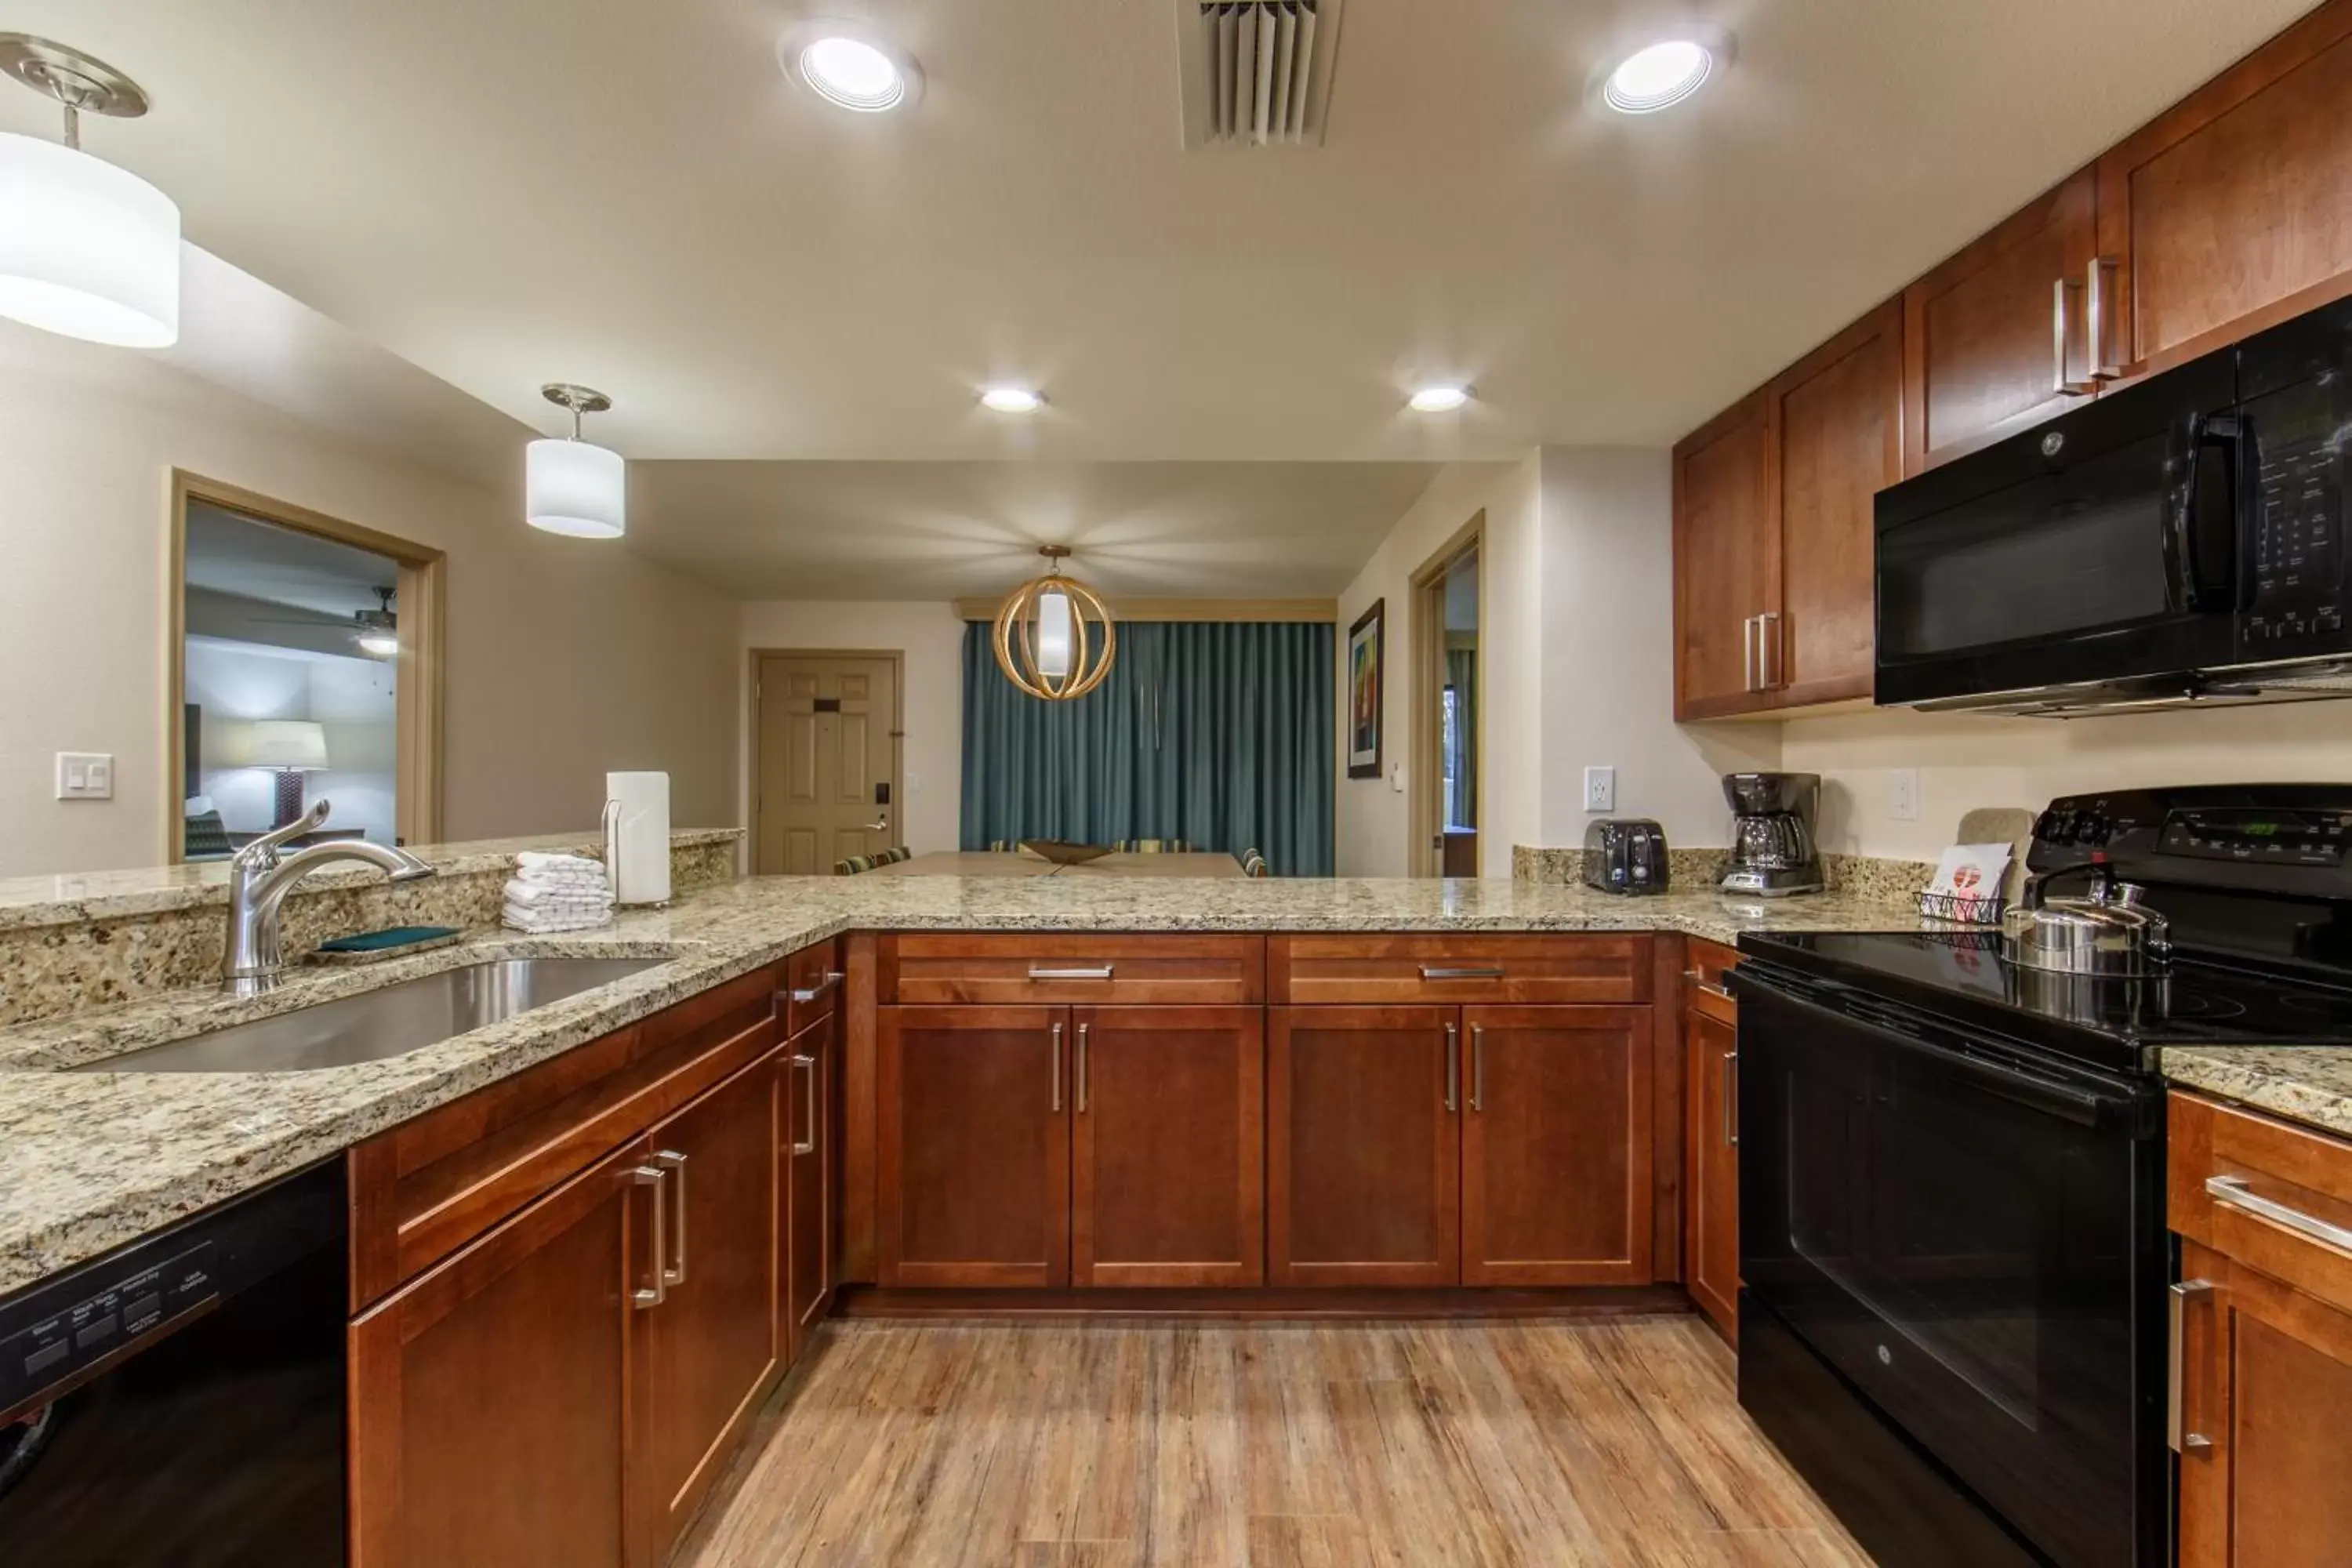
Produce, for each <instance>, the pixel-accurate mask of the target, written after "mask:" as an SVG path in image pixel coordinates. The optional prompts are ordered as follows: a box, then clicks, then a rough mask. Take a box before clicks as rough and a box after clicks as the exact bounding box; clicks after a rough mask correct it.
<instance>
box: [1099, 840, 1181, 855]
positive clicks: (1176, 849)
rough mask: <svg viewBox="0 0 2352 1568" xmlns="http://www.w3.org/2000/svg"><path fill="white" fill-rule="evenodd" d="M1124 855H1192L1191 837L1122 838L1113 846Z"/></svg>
mask: <svg viewBox="0 0 2352 1568" xmlns="http://www.w3.org/2000/svg"><path fill="white" fill-rule="evenodd" d="M1111 847H1112V848H1114V849H1116V850H1118V852H1119V853H1120V854H1122V855H1190V854H1191V853H1192V840H1191V839H1189V838H1122V839H1120V840H1119V841H1118V843H1116V844H1114V845H1112V846H1111Z"/></svg>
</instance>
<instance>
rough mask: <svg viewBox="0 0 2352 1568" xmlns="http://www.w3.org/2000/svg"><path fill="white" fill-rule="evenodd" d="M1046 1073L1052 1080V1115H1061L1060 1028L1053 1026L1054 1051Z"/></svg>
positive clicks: (1059, 1026) (1057, 1025)
mask: <svg viewBox="0 0 2352 1568" xmlns="http://www.w3.org/2000/svg"><path fill="white" fill-rule="evenodd" d="M1046 1071H1047V1073H1048V1074H1049V1075H1051V1077H1052V1079H1053V1080H1054V1114H1055V1115H1056V1116H1059V1115H1060V1114H1061V1113H1062V1026H1061V1025H1059V1024H1056V1025H1055V1026H1054V1049H1053V1055H1052V1058H1051V1059H1050V1061H1049V1063H1048V1065H1047V1067H1046Z"/></svg>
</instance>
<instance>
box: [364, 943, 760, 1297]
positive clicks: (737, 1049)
mask: <svg viewBox="0 0 2352 1568" xmlns="http://www.w3.org/2000/svg"><path fill="white" fill-rule="evenodd" d="M781 979H782V973H781V971H779V970H777V969H774V968H769V969H761V970H756V971H754V972H752V973H750V974H746V975H742V976H740V978H738V979H735V980H730V981H729V982H727V983H726V984H723V985H718V986H714V987H712V988H711V989H710V990H709V991H706V992H704V993H703V994H700V995H698V996H695V997H692V998H690V999H688V1000H687V1001H685V1002H681V1003H679V1004H678V1005H677V1006H675V1007H670V1008H667V1009H666V1010H665V1011H663V1012H660V1013H656V1014H655V1015H654V1016H652V1017H649V1018H645V1019H641V1020H639V1021H638V1022H636V1023H635V1024H632V1025H630V1026H628V1027H626V1028H625V1029H618V1030H615V1031H614V1033H612V1034H609V1035H606V1036H604V1037H602V1038H599V1039H594V1040H590V1041H589V1042H587V1043H586V1044H584V1045H582V1046H579V1047H575V1048H573V1049H572V1050H569V1051H566V1052H565V1053H563V1054H562V1056H559V1057H556V1058H553V1059H551V1060H549V1061H544V1062H541V1063H540V1064H539V1065H538V1066H537V1067H534V1068H528V1069H526V1070H525V1071H523V1072H520V1073H517V1074H516V1075H515V1076H514V1077H512V1078H510V1079H504V1080H502V1081H500V1082H498V1083H494V1084H491V1085H489V1086H488V1088H485V1089H477V1090H476V1091H475V1092H473V1093H472V1094H469V1095H467V1096H466V1098H465V1099H463V1100H455V1101H452V1102H451V1103H449V1104H447V1105H445V1106H442V1107H440V1108H439V1109H437V1110H430V1111H427V1112H425V1114H424V1115H422V1116H420V1117H417V1118H416V1119H415V1121H406V1122H403V1123H402V1124H401V1125H399V1126H397V1127H394V1128H393V1129H392V1130H390V1131H386V1132H382V1133H379V1134H377V1135H376V1136H375V1137H373V1138H371V1139H369V1140H368V1141H367V1142H364V1143H362V1144H359V1145H357V1146H356V1147H354V1148H353V1149H352V1152H351V1154H350V1156H349V1158H350V1162H351V1164H350V1169H351V1186H352V1303H353V1305H354V1306H355V1307H357V1306H363V1305H365V1304H366V1303H368V1302H370V1301H373V1300H376V1299H377V1298H379V1297H381V1296H383V1294H384V1293H385V1292H387V1291H388V1290H390V1289H393V1287H394V1286H396V1285H398V1284H399V1283H400V1282H401V1281H402V1280H404V1279H412V1278H414V1277H415V1275H417V1274H418V1273H420V1272H421V1271H423V1270H424V1269H425V1268H428V1267H430V1266H431V1265H433V1264H434V1263H436V1262H438V1261H439V1260H440V1259H442V1258H446V1257H447V1256H448V1255H449V1254H450V1253H452V1252H454V1251H456V1250H457V1248H458V1247H462V1246H464V1245H465V1244H466V1243H467V1242H468V1241H470V1240H472V1239H473V1238H474V1237H477V1236H479V1235H481V1234H482V1233H483V1232H484V1231H486V1230H488V1229H489V1228H490V1226H494V1225H496V1224H498V1223H499V1221H500V1220H502V1219H504V1218H506V1217H507V1216H508V1215H511V1214H513V1213H515V1212H516V1211H517V1210H519V1209H521V1208H523V1207H524V1206H525V1205H529V1204H531V1203H535V1202H537V1201H538V1199H539V1198H540V1196H541V1194H545V1193H547V1192H548V1191H550V1190H551V1189H552V1188H553V1187H555V1186H556V1185H557V1184H560V1183H562V1182H563V1181H565V1180H567V1179H568V1178H570V1177H571V1176H572V1175H574V1174H576V1173H579V1172H581V1171H584V1170H586V1169H587V1168H588V1167H589V1166H590V1165H592V1164H593V1163H595V1162H596V1161H597V1160H598V1159H600V1158H602V1157H603V1156H604V1154H605V1153H606V1152H608V1151H610V1150H612V1149H614V1148H615V1147H617V1146H618V1145H620V1144H622V1143H624V1142H627V1141H628V1140H629V1139H631V1138H634V1137H635V1136H637V1135H638V1134H639V1133H641V1132H643V1131H645V1130H646V1128H647V1127H649V1126H651V1125H652V1124H653V1123H654V1122H655V1121H658V1120H659V1119H660V1118H662V1117H663V1116H666V1115H667V1114H668V1113H669V1112H671V1111H673V1110H677V1108H678V1107H679V1106H681V1105H684V1104H685V1103H686V1102H687V1101H688V1100H692V1099H693V1098H694V1097H695V1096H696V1095H698V1094H699V1093H701V1092H702V1091H703V1090H704V1089H709V1087H710V1086H711V1085H713V1084H715V1083H717V1082H719V1080H720V1079H724V1078H726V1077H728V1076H729V1075H730V1074H731V1073H733V1072H736V1071H738V1070H740V1068H744V1067H746V1066H748V1065H750V1064H751V1062H752V1061H754V1060H755V1059H757V1058H759V1057H760V1056H761V1053H763V1052H764V1051H766V1050H767V1049H768V1048H769V1047H772V1046H773V1045H774V1044H775V1043H776V1042H777V1040H779V1039H780V1038H782V1037H781V1035H779V1034H778V1032H777V1023H778V1019H777V1016H776V1006H777V1004H776V987H777V983H778V982H779V981H780V980H781Z"/></svg>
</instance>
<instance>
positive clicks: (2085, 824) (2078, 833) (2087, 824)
mask: <svg viewBox="0 0 2352 1568" xmlns="http://www.w3.org/2000/svg"><path fill="white" fill-rule="evenodd" d="M2107 837H2108V835H2107V821H2106V818H2105V817H2103V816H2092V815H2091V814H2090V813H2089V812H2087V811H2086V812H2084V813H2083V814H2082V815H2081V816H2077V817H2076V818H2074V842H2075V843H2077V844H2089V845H2093V846H2099V845H2104V844H2105V843H2106V841H2107Z"/></svg>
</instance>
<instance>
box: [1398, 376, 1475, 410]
mask: <svg viewBox="0 0 2352 1568" xmlns="http://www.w3.org/2000/svg"><path fill="white" fill-rule="evenodd" d="M1470 396H1471V389H1470V388H1469V387H1466V386H1455V385H1454V384H1452V383H1450V382H1449V383H1445V384H1440V385H1436V386H1423V387H1416V388H1415V389H1414V390H1413V395H1412V396H1411V397H1410V398H1408V399H1406V403H1407V405H1409V406H1410V407H1411V408H1412V411H1413V412H1414V413H1415V414H1451V413H1453V412H1454V410H1455V409H1457V408H1459V407H1461V406H1463V405H1465V404H1466V403H1468V402H1469V401H1470Z"/></svg>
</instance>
